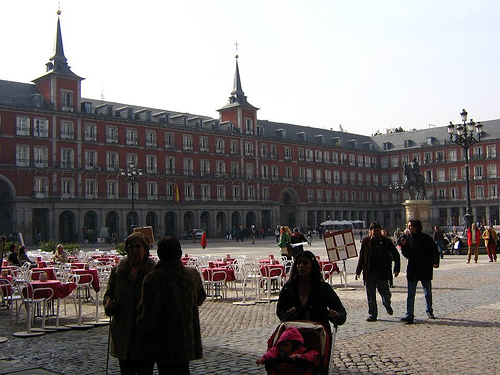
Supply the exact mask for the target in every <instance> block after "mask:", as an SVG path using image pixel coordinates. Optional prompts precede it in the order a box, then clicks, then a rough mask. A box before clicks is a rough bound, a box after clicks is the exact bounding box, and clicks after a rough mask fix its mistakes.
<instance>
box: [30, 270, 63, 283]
mask: <svg viewBox="0 0 500 375" xmlns="http://www.w3.org/2000/svg"><path fill="white" fill-rule="evenodd" d="M30 271H31V280H39V279H40V274H41V273H43V272H45V273H46V274H47V280H57V277H56V270H55V268H53V267H35V268H32V269H31V270H30Z"/></svg>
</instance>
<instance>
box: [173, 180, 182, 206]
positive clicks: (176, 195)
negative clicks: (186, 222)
mask: <svg viewBox="0 0 500 375" xmlns="http://www.w3.org/2000/svg"><path fill="white" fill-rule="evenodd" d="M180 201H181V195H180V193H179V184H178V183H177V182H176V183H175V185H174V202H180Z"/></svg>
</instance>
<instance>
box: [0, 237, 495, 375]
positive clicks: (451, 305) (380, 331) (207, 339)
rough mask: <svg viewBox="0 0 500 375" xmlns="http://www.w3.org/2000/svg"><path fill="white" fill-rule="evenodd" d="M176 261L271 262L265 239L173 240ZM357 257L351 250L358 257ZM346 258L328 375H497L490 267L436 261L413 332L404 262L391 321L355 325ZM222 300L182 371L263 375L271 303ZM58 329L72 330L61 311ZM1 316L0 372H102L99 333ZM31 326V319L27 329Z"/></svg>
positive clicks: (362, 313)
mask: <svg viewBox="0 0 500 375" xmlns="http://www.w3.org/2000/svg"><path fill="white" fill-rule="evenodd" d="M182 245H183V250H184V252H185V253H189V254H195V255H202V254H211V255H213V256H225V255H226V254H228V253H229V254H231V255H233V256H236V255H238V254H245V255H247V256H249V257H267V256H268V255H269V254H275V255H277V254H278V248H277V246H276V242H275V239H274V237H273V238H269V237H268V238H267V239H265V240H257V241H256V243H255V244H251V243H250V241H248V242H247V241H245V242H243V243H241V242H238V243H236V242H235V241H226V240H209V243H208V247H207V249H204V250H203V249H201V247H200V246H199V243H198V242H196V243H193V242H191V241H183V242H182ZM308 249H309V250H312V251H313V252H315V253H316V254H318V255H321V256H322V257H326V251H325V247H324V244H323V242H322V241H321V240H319V239H317V238H315V241H314V243H313V245H312V246H310V247H308ZM358 250H359V249H358ZM356 262H357V258H356V259H350V260H348V261H347V262H346V268H347V271H348V278H347V281H348V282H347V284H348V288H345V287H344V285H342V284H341V283H340V278H339V277H338V276H335V278H334V284H335V285H334V287H335V290H336V291H337V293H338V294H339V296H340V298H341V300H342V302H343V303H344V305H345V307H346V309H347V312H348V318H347V322H346V323H345V324H344V325H343V326H341V327H340V328H339V331H338V334H337V341H336V344H335V350H334V359H335V360H334V364H335V365H334V366H335V373H338V374H437V373H440V374H500V340H499V337H500V290H499V275H500V264H499V263H490V262H488V258H487V256H486V255H480V258H479V263H477V264H466V256H464V255H450V256H445V258H444V259H443V260H442V263H441V266H440V268H439V269H437V270H436V271H435V273H434V281H433V295H434V309H435V315H436V317H437V319H435V320H428V319H427V316H426V314H425V303H424V297H423V294H422V292H421V288H420V286H419V290H418V293H417V298H416V304H415V315H416V317H415V318H416V322H417V324H414V325H405V324H402V323H401V322H400V321H399V319H400V318H401V317H402V316H404V313H405V306H406V275H405V273H404V271H405V267H406V262H405V261H403V263H402V271H403V272H402V273H401V274H400V276H399V277H398V278H396V279H395V282H394V284H395V287H394V288H393V289H391V291H392V300H393V308H394V315H393V316H388V315H386V314H385V313H383V310H384V309H383V307H382V305H381V303H380V300H379V308H380V310H379V311H380V313H379V320H378V321H377V322H374V323H369V322H366V321H365V318H366V316H367V306H366V297H365V292H364V287H363V284H362V281H355V280H354V269H355V265H356ZM228 297H229V298H228V299H227V300H215V301H212V300H210V299H207V301H206V302H205V303H204V304H203V305H202V306H201V308H200V315H201V324H202V336H203V346H204V358H203V359H202V360H199V361H193V362H192V363H191V373H192V374H194V375H202V374H221V375H222V374H265V370H264V368H263V367H262V366H257V365H256V364H255V359H256V358H257V357H258V356H260V355H261V354H262V353H263V352H265V350H266V342H267V339H268V337H269V335H270V334H271V333H272V332H273V330H274V329H275V328H276V326H277V324H278V319H277V318H276V315H275V309H276V303H275V302H270V303H262V304H256V305H251V306H238V305H234V304H233V303H232V302H234V301H238V300H241V293H240V296H239V297H238V298H236V295H235V293H234V292H231V291H230V292H229V295H228ZM67 312H68V315H66V316H63V318H62V322H63V323H66V322H75V315H74V313H75V309H74V307H73V306H72V305H71V304H69V305H68V306H67ZM93 314H95V307H94V305H91V304H90V303H86V304H85V312H84V316H85V318H86V320H91V319H92V318H93V316H94V315H93ZM9 319H10V318H9V314H8V312H7V311H5V310H2V311H0V327H1V331H0V336H5V337H7V338H8V340H7V342H5V343H3V344H0V374H104V373H105V368H106V351H107V340H108V327H107V326H101V327H93V328H90V329H88V330H84V331H81V330H71V331H64V332H55V333H50V334H45V335H44V336H41V337H37V338H29V339H21V338H15V337H13V336H12V333H13V332H15V331H19V330H22V329H24V327H25V315H24V314H23V315H22V317H21V321H20V322H19V324H18V325H15V324H11V323H10V320H9ZM36 324H37V325H39V321H38V322H37V323H36ZM109 373H110V374H118V373H119V371H118V363H117V360H116V359H115V358H112V357H111V358H110V359H109Z"/></svg>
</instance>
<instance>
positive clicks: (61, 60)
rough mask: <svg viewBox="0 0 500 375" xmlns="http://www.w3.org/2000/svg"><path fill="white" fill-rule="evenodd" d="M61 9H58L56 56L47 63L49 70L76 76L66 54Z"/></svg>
mask: <svg viewBox="0 0 500 375" xmlns="http://www.w3.org/2000/svg"><path fill="white" fill-rule="evenodd" d="M60 15H61V11H60V10H58V11H57V30H56V40H55V43H54V56H52V57H51V58H50V59H49V62H48V63H47V64H45V65H46V66H47V72H54V73H59V74H66V75H72V76H76V74H75V73H73V72H72V71H71V69H70V66H69V65H68V60H67V59H66V56H64V47H63V40H62V33H61V19H60Z"/></svg>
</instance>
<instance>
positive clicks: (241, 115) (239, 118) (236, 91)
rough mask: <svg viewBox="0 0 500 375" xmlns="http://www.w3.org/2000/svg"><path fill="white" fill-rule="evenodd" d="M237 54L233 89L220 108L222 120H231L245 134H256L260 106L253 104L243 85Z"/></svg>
mask: <svg viewBox="0 0 500 375" xmlns="http://www.w3.org/2000/svg"><path fill="white" fill-rule="evenodd" d="M238 57H239V56H238V55H237V54H236V56H235V58H236V71H235V73H234V83H233V91H231V96H230V97H229V102H228V103H227V104H226V105H225V106H224V107H222V108H221V109H219V110H218V111H219V113H220V120H221V122H230V123H232V125H233V127H234V128H235V129H237V130H239V131H240V132H242V133H245V134H256V132H257V111H258V110H259V109H258V108H256V107H254V106H253V105H251V104H250V103H249V102H248V100H247V97H246V96H245V93H244V92H243V88H242V86H241V77H240V68H239V65H238Z"/></svg>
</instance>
